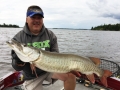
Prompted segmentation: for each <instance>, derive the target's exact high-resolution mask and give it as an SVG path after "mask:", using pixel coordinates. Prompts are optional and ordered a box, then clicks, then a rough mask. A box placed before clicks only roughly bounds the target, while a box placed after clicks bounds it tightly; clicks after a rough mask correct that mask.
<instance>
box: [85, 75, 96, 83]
mask: <svg viewBox="0 0 120 90" xmlns="http://www.w3.org/2000/svg"><path fill="white" fill-rule="evenodd" d="M86 76H87V78H88V79H89V80H90V81H91V82H92V83H95V77H94V74H90V75H86Z"/></svg>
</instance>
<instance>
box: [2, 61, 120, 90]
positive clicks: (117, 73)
mask: <svg viewBox="0 0 120 90" xmlns="http://www.w3.org/2000/svg"><path fill="white" fill-rule="evenodd" d="M99 67H100V68H102V69H107V70H110V71H111V72H112V73H113V74H112V76H111V77H108V78H107V83H108V87H107V88H106V87H105V86H104V85H102V83H101V82H100V80H99V79H98V78H97V76H95V84H92V83H91V82H90V81H89V80H88V79H87V77H86V76H85V75H84V74H81V76H80V77H79V78H76V84H77V88H76V90H79V88H82V86H84V87H87V88H89V89H87V90H93V89H95V90H96V89H97V90H120V66H119V65H118V64H117V63H115V62H113V61H110V60H105V59H101V64H100V66H99ZM23 83H24V81H23V76H22V74H21V72H20V71H14V72H10V73H8V74H6V75H4V76H3V77H0V90H23V89H22V84H23ZM60 83H61V82H60ZM57 84H58V83H57ZM43 86H44V87H45V90H51V89H50V88H51V87H54V86H51V84H43ZM46 86H48V87H46ZM49 87H50V88H49ZM55 88H56V86H55V87H54V89H53V88H52V90H56V89H55ZM57 88H58V87H57ZM58 90H64V88H63V86H60V88H59V89H58Z"/></svg>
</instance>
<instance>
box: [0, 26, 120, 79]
mask: <svg viewBox="0 0 120 90" xmlns="http://www.w3.org/2000/svg"><path fill="white" fill-rule="evenodd" d="M20 30H21V28H0V77H1V76H3V75H5V74H6V73H9V72H10V71H12V70H13V69H12V66H11V56H10V50H11V49H10V48H9V47H8V46H7V44H6V41H8V40H10V39H11V38H12V37H13V36H14V35H15V34H16V33H17V32H18V31H20ZM51 30H52V31H53V32H54V33H55V34H56V36H57V37H58V45H59V50H60V53H72V54H77V55H82V56H91V57H92V56H94V57H98V58H103V59H107V60H111V61H114V62H117V63H120V32H119V31H91V30H61V29H51Z"/></svg>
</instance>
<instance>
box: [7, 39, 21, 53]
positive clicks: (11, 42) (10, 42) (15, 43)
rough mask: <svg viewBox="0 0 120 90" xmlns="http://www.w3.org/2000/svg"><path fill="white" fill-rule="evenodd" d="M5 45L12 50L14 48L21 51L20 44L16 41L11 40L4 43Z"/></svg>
mask: <svg viewBox="0 0 120 90" xmlns="http://www.w3.org/2000/svg"><path fill="white" fill-rule="evenodd" d="M6 43H7V44H8V45H9V46H10V47H11V48H12V49H13V50H14V49H15V48H17V49H19V50H20V51H21V50H23V47H22V44H20V43H19V42H18V41H16V40H14V39H12V40H11V41H6Z"/></svg>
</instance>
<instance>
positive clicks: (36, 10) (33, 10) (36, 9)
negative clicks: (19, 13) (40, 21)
mask: <svg viewBox="0 0 120 90" xmlns="http://www.w3.org/2000/svg"><path fill="white" fill-rule="evenodd" d="M35 14H39V15H41V16H42V17H43V18H44V13H43V10H42V9H41V8H40V7H39V6H36V5H32V6H30V7H28V9H27V14H26V16H27V17H28V16H29V17H32V16H33V15H35Z"/></svg>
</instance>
